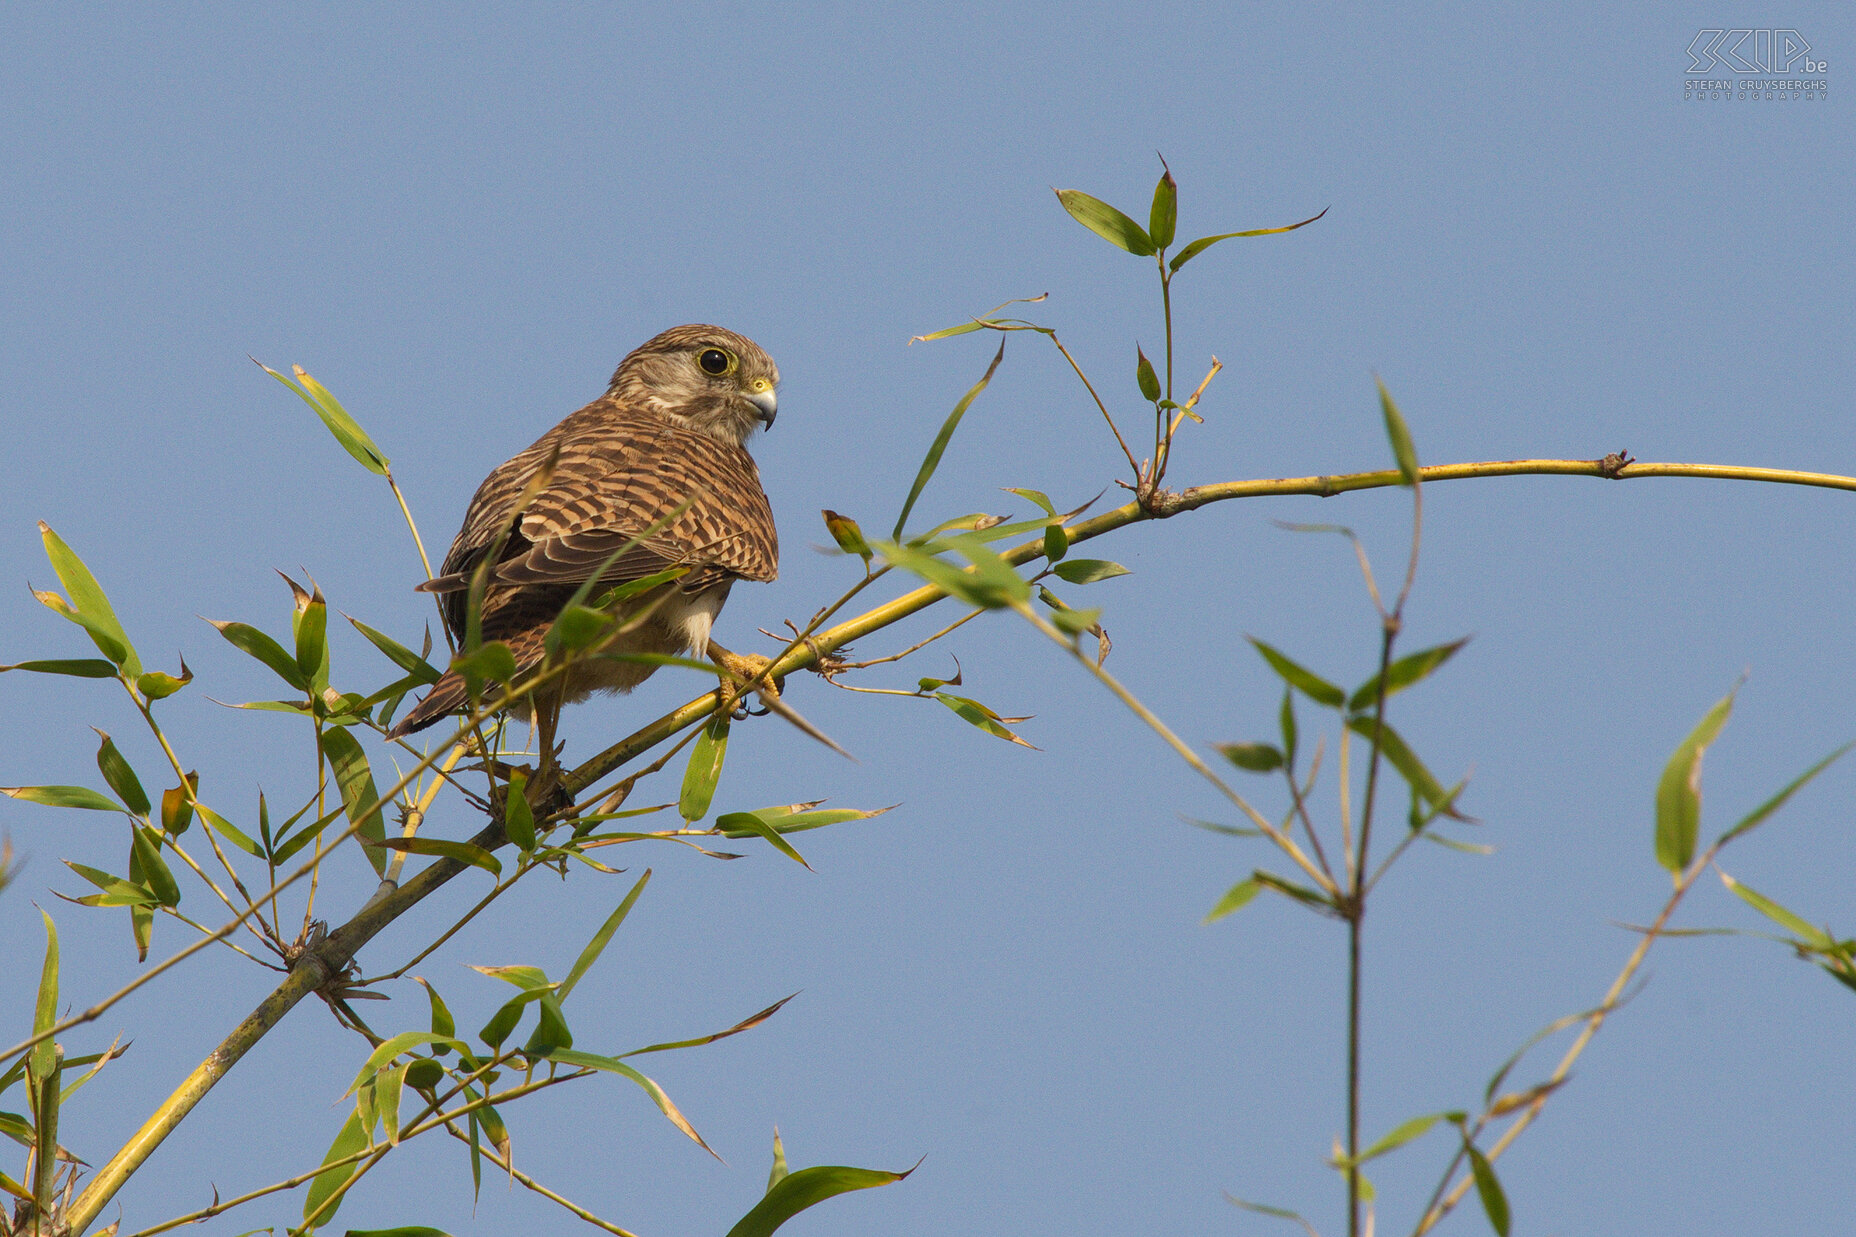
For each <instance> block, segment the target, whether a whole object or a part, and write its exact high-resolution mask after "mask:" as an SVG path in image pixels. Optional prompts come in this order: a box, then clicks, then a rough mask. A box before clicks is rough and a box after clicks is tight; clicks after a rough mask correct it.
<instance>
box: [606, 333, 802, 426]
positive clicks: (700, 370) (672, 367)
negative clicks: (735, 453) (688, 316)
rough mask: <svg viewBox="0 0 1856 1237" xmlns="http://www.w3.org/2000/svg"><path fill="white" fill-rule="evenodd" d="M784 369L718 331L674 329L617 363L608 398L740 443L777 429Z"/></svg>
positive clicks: (742, 339)
mask: <svg viewBox="0 0 1856 1237" xmlns="http://www.w3.org/2000/svg"><path fill="white" fill-rule="evenodd" d="M779 385H780V370H779V367H778V366H776V365H775V364H774V363H773V358H772V357H770V356H768V355H767V354H766V353H765V352H764V351H762V350H761V346H760V345H759V344H757V343H755V342H754V341H753V340H751V339H749V338H747V337H746V336H745V335H737V334H735V333H734V332H733V331H726V330H723V329H722V328H721V327H719V326H703V325H691V326H673V327H671V328H670V329H669V330H668V331H665V332H664V333H663V334H661V335H658V336H656V337H655V338H653V339H650V340H648V341H646V342H645V343H644V344H642V345H640V346H639V347H638V348H637V349H636V350H634V351H633V352H632V354H631V355H630V356H628V357H626V358H625V359H624V360H623V361H621V362H619V368H618V369H617V370H615V371H614V372H613V375H612V385H611V386H610V387H609V388H608V391H607V393H608V394H609V395H612V396H615V397H617V398H618V399H620V400H621V401H623V402H624V403H626V404H628V405H633V406H636V407H640V408H648V409H650V410H651V411H652V412H655V413H657V414H658V415H660V416H662V417H665V418H667V419H669V420H671V421H675V422H676V423H677V424H679V425H681V426H683V427H685V428H687V429H692V430H695V431H696V432H698V433H701V434H708V435H710V436H711V437H714V438H720V439H722V440H723V441H724V442H732V443H737V444H739V443H742V442H745V441H746V440H747V436H748V435H749V434H750V433H752V432H753V430H754V427H755V426H757V425H766V426H768V427H769V428H771V427H772V425H773V414H774V409H775V399H774V393H775V391H776V390H778V388H779Z"/></svg>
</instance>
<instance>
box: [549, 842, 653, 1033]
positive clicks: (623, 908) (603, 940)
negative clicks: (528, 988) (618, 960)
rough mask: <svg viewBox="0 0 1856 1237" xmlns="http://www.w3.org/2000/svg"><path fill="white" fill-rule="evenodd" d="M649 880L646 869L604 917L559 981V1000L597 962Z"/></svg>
mask: <svg viewBox="0 0 1856 1237" xmlns="http://www.w3.org/2000/svg"><path fill="white" fill-rule="evenodd" d="M650 879H651V869H649V868H646V869H645V871H644V875H643V876H640V877H639V878H638V883H637V884H635V885H633V886H632V887H631V892H629V893H627V894H626V895H625V898H624V900H623V901H621V902H620V903H619V905H618V908H617V909H616V910H614V911H613V912H612V914H610V915H608V916H606V922H605V923H603V924H601V925H600V926H599V931H597V932H595V933H594V934H593V939H592V940H590V941H588V942H587V943H586V948H585V949H582V950H581V951H580V956H579V957H578V958H576V959H574V966H573V969H572V970H571V971H569V972H567V978H566V979H563V980H562V981H561V986H560V988H559V989H558V993H559V996H560V999H561V1000H563V1001H565V1000H566V999H567V994H568V993H570V992H572V991H573V990H574V985H575V984H577V983H579V982H580V977H581V976H583V975H585V974H586V973H587V972H588V971H589V970H591V969H592V968H593V964H594V963H595V962H597V961H599V955H600V954H601V953H603V952H604V951H605V948H606V946H607V944H608V943H610V942H611V940H612V934H613V933H615V932H617V931H618V930H619V925H620V924H622V923H624V922H625V917H626V916H627V915H629V914H631V911H632V906H633V904H634V903H636V902H637V901H638V895H639V894H641V893H643V892H644V887H645V885H646V883H648V882H649V881H650Z"/></svg>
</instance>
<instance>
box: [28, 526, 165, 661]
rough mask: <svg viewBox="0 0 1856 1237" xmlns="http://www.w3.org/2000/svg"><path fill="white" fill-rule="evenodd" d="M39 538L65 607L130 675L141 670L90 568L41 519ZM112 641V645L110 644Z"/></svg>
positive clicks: (41, 598) (99, 645)
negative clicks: (66, 603)
mask: <svg viewBox="0 0 1856 1237" xmlns="http://www.w3.org/2000/svg"><path fill="white" fill-rule="evenodd" d="M39 538H40V540H42V541H43V542H44V543H45V556H46V557H47V558H49V559H50V560H51V564H52V570H53V571H55V572H57V573H58V582H59V583H60V584H62V585H64V591H65V593H66V594H67V595H69V597H70V598H71V601H70V607H69V608H70V609H71V610H72V611H74V612H75V613H76V614H77V615H80V616H81V618H80V619H79V620H78V622H79V625H80V626H82V627H83V628H84V629H85V630H87V631H89V632H90V634H91V635H92V636H93V637H103V638H102V639H98V640H97V641H96V643H97V647H98V648H99V649H102V650H103V655H104V656H105V657H107V658H109V659H110V660H111V661H113V662H115V663H116V664H117V665H119V666H121V667H122V669H123V672H124V673H125V674H127V675H128V676H129V677H130V678H134V677H135V676H136V675H138V674H140V673H142V661H141V658H139V657H137V656H136V655H135V646H134V645H132V644H130V643H129V636H128V634H127V633H126V632H124V631H123V629H122V623H121V622H119V621H118V620H117V618H116V611H115V610H113V609H111V608H110V599H109V598H108V597H107V596H105V595H104V592H103V586H102V585H100V584H98V583H97V578H96V577H95V576H93V575H91V574H90V568H88V567H86V566H84V560H83V559H81V558H79V557H78V556H77V554H76V552H75V551H73V550H72V549H71V547H70V546H68V545H66V544H65V543H64V539H63V538H61V537H59V535H58V534H57V533H55V532H53V531H52V528H51V525H49V524H47V523H46V522H45V521H44V520H40V521H39ZM53 596H56V594H53ZM39 599H40V600H41V601H44V599H45V598H44V596H43V595H41V596H40V598H39ZM53 608H54V609H56V608H57V607H53ZM62 612H63V611H61V613H62ZM65 617H66V618H70V617H71V615H70V614H66V615H65ZM112 643H113V645H114V646H115V647H114V648H112V647H110V645H111V644H112Z"/></svg>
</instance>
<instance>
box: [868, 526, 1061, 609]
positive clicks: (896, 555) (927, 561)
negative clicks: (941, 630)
mask: <svg viewBox="0 0 1856 1237" xmlns="http://www.w3.org/2000/svg"><path fill="white" fill-rule="evenodd" d="M876 551H877V553H879V554H881V555H882V556H883V557H884V558H885V559H886V560H888V561H889V562H891V563H894V564H895V565H896V566H898V567H901V568H903V569H904V570H905V571H912V572H914V573H915V574H916V575H918V576H920V577H921V578H922V579H924V580H926V581H928V583H930V584H932V585H934V586H935V587H936V588H938V589H940V590H941V591H942V592H943V593H946V594H947V595H948V596H949V597H952V598H954V599H955V600H956V601H964V602H966V603H967V604H968V605H970V606H975V607H977V608H979V609H982V610H996V609H1000V608H1001V607H1004V606H1009V605H1012V604H1013V602H1014V601H1015V600H1022V599H1023V598H1020V597H1019V596H1018V594H1019V592H1020V591H1021V589H1022V592H1023V594H1024V596H1025V597H1029V596H1030V592H1031V588H1030V585H1028V584H1026V583H1025V581H1024V579H1023V577H1021V576H1019V575H1018V573H1017V572H1015V571H1012V570H1011V568H1010V567H1006V568H1005V574H1007V575H1010V576H1011V577H1012V579H1013V580H1016V581H1017V582H1018V586H1017V587H1014V586H1013V585H1012V584H1011V583H1010V582H1009V581H1006V580H1005V579H1004V578H1003V576H1000V575H998V574H997V573H992V574H989V575H986V576H982V575H981V573H980V572H979V571H977V570H976V571H963V570H962V569H961V568H959V567H956V566H955V565H954V564H952V563H950V562H947V561H945V560H943V559H939V558H936V557H935V556H934V555H933V554H931V553H928V552H927V551H925V550H919V549H916V548H914V547H913V546H905V545H898V544H897V543H895V542H893V541H884V542H879V543H877V546H876Z"/></svg>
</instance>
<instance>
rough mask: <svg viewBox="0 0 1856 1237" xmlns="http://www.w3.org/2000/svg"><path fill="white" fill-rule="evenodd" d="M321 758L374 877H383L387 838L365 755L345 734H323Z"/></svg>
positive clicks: (378, 796)
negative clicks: (324, 762)
mask: <svg viewBox="0 0 1856 1237" xmlns="http://www.w3.org/2000/svg"><path fill="white" fill-rule="evenodd" d="M322 754H323V755H324V756H326V757H327V758H328V761H329V771H330V772H331V773H332V774H334V775H335V784H336V786H337V787H339V788H340V790H341V793H342V807H343V809H344V810H345V811H346V812H347V813H348V820H349V822H350V823H351V824H353V825H355V826H356V828H355V836H356V837H357V838H359V839H360V840H361V842H362V847H361V849H362V851H363V852H364V853H365V854H366V855H367V860H368V862H369V863H371V864H373V865H374V872H375V874H376V875H379V876H385V875H386V873H387V856H386V853H385V852H384V851H383V850H382V849H381V845H380V844H381V842H382V841H384V840H385V838H386V826H385V825H384V824H383V823H382V822H381V819H380V818H381V812H380V810H379V803H380V792H379V791H378V790H376V789H375V788H374V773H373V770H372V769H370V768H369V767H368V764H367V755H366V754H365V753H364V752H362V750H361V744H360V743H359V742H358V741H356V739H355V737H354V736H353V735H351V734H349V733H348V732H347V731H346V730H325V731H323V732H322Z"/></svg>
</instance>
